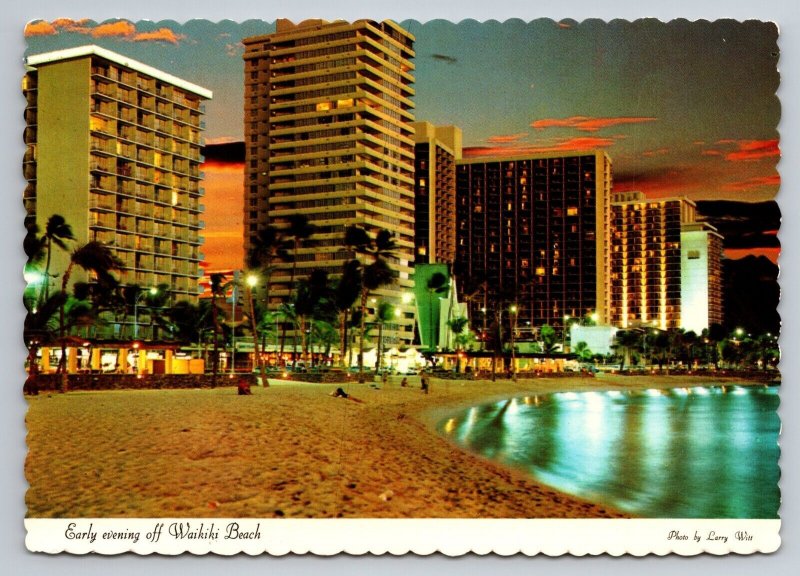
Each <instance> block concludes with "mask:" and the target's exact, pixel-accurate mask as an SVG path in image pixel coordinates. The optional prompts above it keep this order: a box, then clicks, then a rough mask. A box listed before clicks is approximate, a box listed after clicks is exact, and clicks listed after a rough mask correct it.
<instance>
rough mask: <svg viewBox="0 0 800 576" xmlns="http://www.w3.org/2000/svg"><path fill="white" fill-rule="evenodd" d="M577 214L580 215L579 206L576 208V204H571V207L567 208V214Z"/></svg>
mask: <svg viewBox="0 0 800 576" xmlns="http://www.w3.org/2000/svg"><path fill="white" fill-rule="evenodd" d="M577 215H578V209H577V208H575V207H574V206H570V207H569V208H567V216H577Z"/></svg>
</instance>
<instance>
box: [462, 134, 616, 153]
mask: <svg viewBox="0 0 800 576" xmlns="http://www.w3.org/2000/svg"><path fill="white" fill-rule="evenodd" d="M614 143H615V141H614V139H613V138H596V137H590V136H586V137H579V138H568V139H564V140H560V141H556V142H555V143H553V144H538V145H537V144H530V145H525V146H520V145H512V146H474V147H467V148H464V151H463V153H464V156H465V157H468V158H475V157H480V156H525V155H534V154H546V153H549V152H566V153H568V152H590V151H592V150H597V149H601V148H608V147H609V146H612V145H614Z"/></svg>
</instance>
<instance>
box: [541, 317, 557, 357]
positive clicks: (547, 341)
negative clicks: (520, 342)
mask: <svg viewBox="0 0 800 576" xmlns="http://www.w3.org/2000/svg"><path fill="white" fill-rule="evenodd" d="M539 347H540V348H541V350H542V354H552V353H554V352H555V351H556V349H557V348H558V342H557V338H556V330H555V328H553V327H552V326H550V325H549V324H545V325H544V326H542V327H541V328H539Z"/></svg>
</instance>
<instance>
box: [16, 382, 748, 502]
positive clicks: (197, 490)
mask: <svg viewBox="0 0 800 576" xmlns="http://www.w3.org/2000/svg"><path fill="white" fill-rule="evenodd" d="M634 378H636V380H633V379H634ZM409 380H411V379H409ZM619 380H622V382H619ZM722 380H723V379H716V380H714V381H711V379H709V378H705V377H703V378H696V377H685V376H659V377H656V378H650V377H645V376H642V377H631V376H628V377H617V378H607V377H601V378H585V377H584V378H580V377H576V378H569V377H561V378H550V379H547V378H538V379H535V380H524V381H519V382H517V383H514V382H512V381H508V380H498V381H497V382H494V383H492V382H486V381H456V380H439V379H433V380H432V385H431V393H430V394H427V395H426V394H424V393H423V392H422V391H421V390H420V388H419V383H418V378H415V379H414V380H411V382H410V386H409V387H408V388H401V387H400V385H399V379H397V380H394V379H390V382H389V384H388V385H387V386H386V387H385V388H383V389H375V388H372V387H370V384H366V383H365V384H357V383H352V382H351V383H346V384H341V386H342V387H343V388H344V389H345V390H346V391H347V392H348V393H349V394H351V395H352V396H354V397H355V398H357V399H358V400H360V402H358V401H355V402H354V401H350V400H346V399H342V398H334V397H332V396H330V395H329V393H330V392H332V391H333V390H335V388H336V387H338V386H339V385H336V384H309V383H298V382H286V381H284V382H280V381H275V382H271V386H270V387H269V388H259V387H254V388H253V395H252V396H238V395H237V394H236V388H235V387H230V388H216V389H189V390H115V391H112V390H109V391H97V392H77V391H76V392H69V393H66V394H57V393H53V394H42V395H40V396H37V397H32V398H30V399H29V410H28V415H27V418H26V421H27V424H28V447H29V451H28V458H27V460H26V466H25V469H26V477H27V479H28V482H29V486H30V487H29V490H28V493H27V494H26V502H27V504H28V517H32V518H36V517H44V518H47V517H98V518H99V517H188V518H194V517H198V518H214V517H241V518H272V517H294V518H307V517H310V518H339V517H344V518H625V517H631V515H629V514H624V513H621V512H619V511H616V510H613V509H612V508H610V507H608V506H606V505H605V504H603V503H602V502H587V501H585V500H582V499H580V498H577V497H574V496H571V495H569V494H566V493H563V492H560V491H558V490H556V489H553V488H550V487H549V486H547V485H545V484H541V483H539V482H538V481H537V480H535V479H533V478H532V477H531V476H529V475H528V474H526V473H524V472H523V471H520V470H516V469H514V468H510V467H507V466H505V465H503V464H500V463H497V462H494V461H490V460H487V459H485V458H483V457H481V456H479V455H476V454H472V453H470V452H467V451H465V450H463V449H461V448H459V447H457V446H456V445H455V444H453V443H452V442H451V441H449V440H448V439H447V438H445V437H443V436H440V435H439V434H438V433H437V432H436V429H435V426H436V424H437V423H438V422H439V421H441V419H443V418H444V417H446V416H447V415H448V414H452V413H454V412H456V411H458V409H459V407H468V406H473V405H478V404H485V403H488V402H491V401H492V400H493V399H503V398H509V397H512V396H517V395H525V394H526V393H533V394H546V393H553V392H560V391H576V392H580V391H589V390H609V389H623V390H624V389H646V388H654V387H657V388H672V387H681V386H700V385H706V386H708V385H712V384H715V385H719V384H725V383H731V384H748V383H747V382H742V381H740V380H737V379H724V380H725V381H722ZM751 384H755V385H759V384H760V383H751Z"/></svg>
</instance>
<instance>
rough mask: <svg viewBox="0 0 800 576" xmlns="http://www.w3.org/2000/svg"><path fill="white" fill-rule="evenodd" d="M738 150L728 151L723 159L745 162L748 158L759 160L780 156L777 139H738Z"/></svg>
mask: <svg viewBox="0 0 800 576" xmlns="http://www.w3.org/2000/svg"><path fill="white" fill-rule="evenodd" d="M736 145H737V146H738V150H735V151H734V152H730V153H728V154H727V155H726V156H725V160H728V161H730V162H747V161H749V160H760V159H761V158H770V157H773V156H780V155H781V151H780V149H779V148H778V140H777V139H775V140H740V141H738V142H737V143H736Z"/></svg>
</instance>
